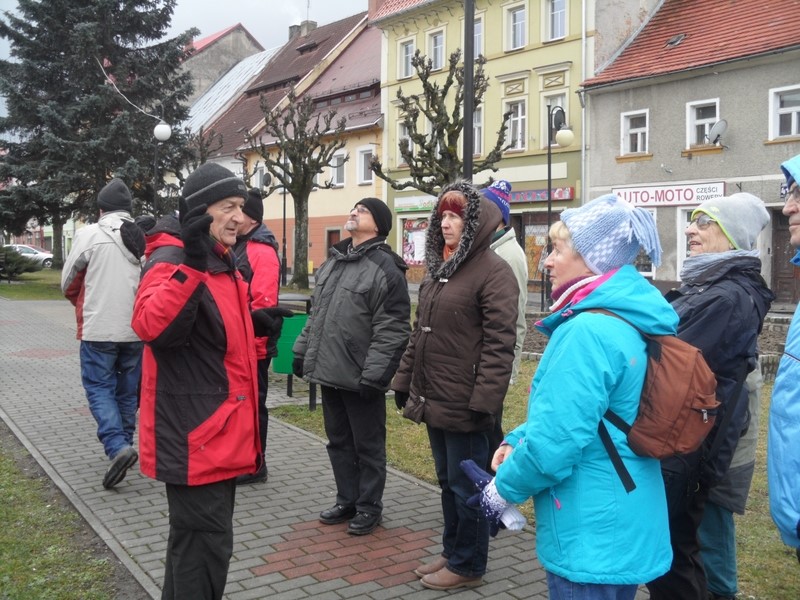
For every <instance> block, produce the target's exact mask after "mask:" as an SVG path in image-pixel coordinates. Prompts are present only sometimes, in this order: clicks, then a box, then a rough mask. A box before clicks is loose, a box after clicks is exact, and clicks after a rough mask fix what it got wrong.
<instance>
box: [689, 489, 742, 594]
mask: <svg viewBox="0 0 800 600" xmlns="http://www.w3.org/2000/svg"><path fill="white" fill-rule="evenodd" d="M697 535H698V538H699V539H700V555H701V556H702V557H703V566H704V567H705V572H706V583H707V586H708V591H709V592H714V593H715V594H717V595H718V596H735V595H736V592H737V589H738V583H737V573H736V525H735V524H734V522H733V513H732V512H731V511H729V510H728V509H727V508H723V507H722V506H720V505H719V504H714V503H713V502H711V501H708V502H706V509H705V511H704V512H703V520H702V521H700V528H699V529H698V530H697Z"/></svg>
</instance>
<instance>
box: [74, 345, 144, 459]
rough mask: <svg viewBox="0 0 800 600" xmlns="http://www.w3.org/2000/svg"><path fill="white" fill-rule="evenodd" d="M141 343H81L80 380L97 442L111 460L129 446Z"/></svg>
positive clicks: (139, 372)
mask: <svg viewBox="0 0 800 600" xmlns="http://www.w3.org/2000/svg"><path fill="white" fill-rule="evenodd" d="M143 346H144V344H142V342H89V341H82V342H81V379H82V380H83V388H84V389H85V390H86V399H87V400H88V401H89V410H91V411H92V416H93V417H94V420H95V421H96V422H97V438H98V439H99V440H100V442H101V443H102V444H103V448H104V449H105V452H106V456H108V457H109V458H114V457H115V456H116V455H117V454H118V453H119V452H120V450H123V449H124V448H126V447H127V446H132V445H133V433H134V431H136V411H137V409H138V408H139V393H138V388H139V376H140V374H141V372H142V348H143Z"/></svg>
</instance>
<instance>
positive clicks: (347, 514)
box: [319, 504, 356, 525]
mask: <svg viewBox="0 0 800 600" xmlns="http://www.w3.org/2000/svg"><path fill="white" fill-rule="evenodd" d="M354 516H356V507H355V506H344V505H342V504H334V505H333V507H332V508H329V509H328V510H323V511H322V512H321V513H319V520H320V523H325V525H336V524H337V523H344V522H345V521H349V520H350V519H352V518H353V517H354Z"/></svg>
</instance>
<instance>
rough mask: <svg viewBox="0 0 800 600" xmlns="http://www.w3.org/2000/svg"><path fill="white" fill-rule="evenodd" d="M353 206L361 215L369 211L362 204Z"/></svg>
mask: <svg viewBox="0 0 800 600" xmlns="http://www.w3.org/2000/svg"><path fill="white" fill-rule="evenodd" d="M353 208H354V209H355V210H356V212H357V213H359V214H362V215H363V214H365V213H368V212H369V209H368V208H367V207H366V206H364V205H363V204H357V205H355V206H354V207H353Z"/></svg>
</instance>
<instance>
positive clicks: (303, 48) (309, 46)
mask: <svg viewBox="0 0 800 600" xmlns="http://www.w3.org/2000/svg"><path fill="white" fill-rule="evenodd" d="M317 46H318V44H317V42H315V41H314V40H311V41H309V42H306V43H305V44H301V45H300V46H298V47H297V48H295V50H297V51H298V52H299V53H300V54H305V53H306V52H311V51H312V50H313V49H314V48H316V47H317Z"/></svg>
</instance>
